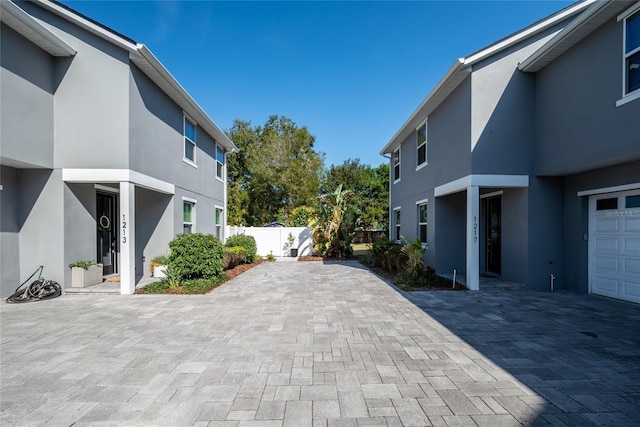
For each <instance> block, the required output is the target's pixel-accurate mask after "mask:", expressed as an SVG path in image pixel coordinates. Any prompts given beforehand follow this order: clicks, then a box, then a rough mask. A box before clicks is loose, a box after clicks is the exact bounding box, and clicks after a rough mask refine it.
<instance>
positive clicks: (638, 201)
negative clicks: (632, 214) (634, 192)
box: [624, 196, 640, 209]
mask: <svg viewBox="0 0 640 427" xmlns="http://www.w3.org/2000/svg"><path fill="white" fill-rule="evenodd" d="M624 207H625V208H626V209H630V208H640V196H627V197H625V205H624Z"/></svg>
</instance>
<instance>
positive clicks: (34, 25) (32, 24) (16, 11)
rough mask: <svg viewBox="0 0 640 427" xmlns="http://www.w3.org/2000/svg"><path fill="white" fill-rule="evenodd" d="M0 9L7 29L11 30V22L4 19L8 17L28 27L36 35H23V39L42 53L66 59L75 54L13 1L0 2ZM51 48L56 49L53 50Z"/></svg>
mask: <svg viewBox="0 0 640 427" xmlns="http://www.w3.org/2000/svg"><path fill="white" fill-rule="evenodd" d="M0 9H1V10H2V13H1V14H0V16H1V17H2V22H5V23H6V24H7V25H8V26H9V27H11V28H13V25H11V22H9V21H8V20H7V18H6V16H7V15H9V16H10V18H9V20H10V19H12V18H13V19H16V20H18V21H20V23H21V24H23V25H26V26H27V27H29V28H30V29H31V30H33V31H34V32H35V33H36V35H35V36H31V35H30V36H26V35H25V37H27V38H28V39H29V40H30V41H31V42H33V43H34V44H36V45H37V46H38V47H40V48H41V49H43V50H44V51H46V52H48V53H49V54H50V55H52V56H67V57H68V56H73V55H75V54H76V50H75V49H74V48H73V47H71V46H69V45H68V44H67V43H66V42H65V41H64V40H62V39H61V38H59V37H58V36H56V35H55V34H54V33H52V32H51V31H49V30H48V29H47V28H46V27H44V26H43V25H42V24H40V23H39V22H38V21H36V20H35V19H33V18H32V17H31V15H29V14H28V13H27V12H25V11H24V10H22V8H20V7H19V6H18V5H16V4H15V3H14V2H13V1H4V0H2V1H0ZM14 30H16V28H14ZM52 46H53V47H55V48H56V49H53V48H52Z"/></svg>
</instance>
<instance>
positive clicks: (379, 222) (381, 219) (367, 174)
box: [322, 159, 389, 229]
mask: <svg viewBox="0 0 640 427" xmlns="http://www.w3.org/2000/svg"><path fill="white" fill-rule="evenodd" d="M340 185H342V187H343V188H345V189H349V190H352V191H353V193H354V195H353V197H352V199H351V203H353V204H354V206H355V209H356V215H357V217H358V220H357V224H356V225H357V226H359V227H363V228H374V229H388V225H389V164H387V163H382V164H380V165H379V166H378V167H376V168H373V167H371V166H369V165H363V164H362V163H360V159H347V160H345V161H344V163H343V164H342V165H337V166H336V165H332V166H331V167H330V168H329V170H328V171H327V174H326V178H325V181H324V183H323V190H322V192H323V193H330V192H332V191H333V190H334V189H336V188H338V187H339V186H340Z"/></svg>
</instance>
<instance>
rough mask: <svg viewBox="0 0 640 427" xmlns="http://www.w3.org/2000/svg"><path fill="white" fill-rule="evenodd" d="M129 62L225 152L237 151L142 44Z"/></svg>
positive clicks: (131, 55)
mask: <svg viewBox="0 0 640 427" xmlns="http://www.w3.org/2000/svg"><path fill="white" fill-rule="evenodd" d="M129 57H130V59H131V61H132V62H133V63H134V64H136V65H137V66H138V67H139V68H140V69H141V70H142V71H143V72H144V73H145V74H146V75H147V76H149V78H150V79H151V80H153V82H154V83H155V84H157V85H158V86H159V87H160V88H161V89H162V90H163V91H164V92H165V93H166V94H167V95H169V97H170V98H171V99H173V100H174V101H175V102H176V103H177V104H178V105H180V106H181V107H182V108H183V110H184V112H185V113H186V114H187V116H188V117H189V118H191V120H192V121H193V122H195V123H197V124H198V126H200V127H201V128H203V129H204V130H205V131H206V132H207V133H208V134H209V135H211V136H212V137H213V138H214V139H215V140H216V142H218V143H219V144H220V145H222V146H223V147H225V149H226V150H227V151H230V152H237V151H239V149H238V147H236V146H235V145H234V144H233V142H232V141H231V140H230V139H229V137H228V136H227V135H226V134H225V133H224V132H223V131H222V130H221V129H220V128H219V127H218V125H217V124H216V123H215V122H214V121H213V119H211V117H209V116H208V115H207V113H205V112H204V110H203V109H202V107H200V106H199V105H198V103H197V102H196V101H195V100H194V99H193V98H192V97H191V95H189V93H188V92H187V91H186V90H185V89H184V88H183V87H182V85H180V83H179V82H178V80H176V79H175V78H174V77H173V76H172V75H171V73H170V72H169V70H167V69H166V68H165V67H164V65H162V63H161V62H160V61H159V60H158V58H156V57H155V55H154V54H153V53H152V52H151V51H150V50H149V49H148V48H147V47H146V46H145V45H143V44H138V45H137V47H136V52H135V54H130V55H129Z"/></svg>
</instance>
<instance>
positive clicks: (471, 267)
mask: <svg viewBox="0 0 640 427" xmlns="http://www.w3.org/2000/svg"><path fill="white" fill-rule="evenodd" d="M479 206H480V191H479V187H478V186H477V185H472V186H469V187H467V287H468V288H469V290H472V291H477V290H479V289H480V250H479V247H480V242H479V240H480V229H479V225H478V220H479V212H480V207H479Z"/></svg>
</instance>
